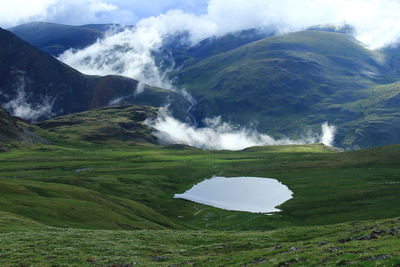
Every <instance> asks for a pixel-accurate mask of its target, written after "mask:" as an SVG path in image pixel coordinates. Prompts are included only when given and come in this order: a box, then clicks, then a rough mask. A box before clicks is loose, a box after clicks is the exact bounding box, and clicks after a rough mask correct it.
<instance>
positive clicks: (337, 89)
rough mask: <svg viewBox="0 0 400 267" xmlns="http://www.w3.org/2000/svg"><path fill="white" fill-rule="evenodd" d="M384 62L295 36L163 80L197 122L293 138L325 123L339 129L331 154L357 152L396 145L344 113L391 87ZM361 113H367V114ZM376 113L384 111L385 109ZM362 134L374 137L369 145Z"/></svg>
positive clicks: (354, 47)
mask: <svg viewBox="0 0 400 267" xmlns="http://www.w3.org/2000/svg"><path fill="white" fill-rule="evenodd" d="M384 58H385V55H384V54H383V52H379V51H371V50H368V49H366V48H365V47H364V46H362V45H361V44H360V43H358V42H356V41H355V40H354V39H352V38H351V37H349V36H348V35H345V34H341V33H334V32H325V31H303V32H296V33H290V34H285V35H281V36H273V37H269V38H265V39H262V40H259V41H256V42H252V43H250V44H247V45H243V46H241V47H239V48H236V49H234V50H231V51H228V52H224V53H219V54H217V55H214V56H210V57H208V58H205V59H203V60H200V61H198V62H195V63H194V64H190V63H189V64H186V65H184V66H183V67H182V68H181V69H179V70H178V71H176V72H175V73H172V74H171V76H172V77H174V78H175V80H176V83H177V85H179V86H181V87H185V88H187V89H188V90H189V91H190V92H191V93H192V94H193V95H194V96H195V98H196V99H197V102H198V103H197V106H196V110H195V112H196V115H197V117H199V118H205V117H212V116H218V115H222V116H223V118H224V119H225V120H231V121H233V122H236V123H240V124H242V125H245V124H248V123H252V122H255V123H257V126H258V128H259V129H260V130H261V131H265V132H267V133H269V134H272V135H275V136H282V135H289V136H293V137H294V136H298V135H299V134H301V133H303V134H304V133H305V132H307V131H308V130H309V129H313V130H315V131H317V130H318V129H319V126H320V124H321V123H322V122H324V121H329V122H330V123H332V124H334V125H336V126H337V127H338V129H339V131H338V132H339V134H338V136H337V139H336V145H337V146H341V147H344V148H357V147H368V146H373V145H376V144H391V143H398V142H400V139H399V138H398V137H397V136H398V135H397V136H391V135H390V133H389V132H390V131H397V130H398V129H396V128H395V127H394V126H392V127H389V129H386V130H385V134H386V135H384V136H381V132H380V128H379V127H376V126H373V127H369V128H368V132H364V131H362V130H360V129H361V128H363V129H364V130H365V127H364V126H363V125H361V123H362V120H363V114H361V113H360V112H357V111H354V110H349V109H347V108H346V107H347V105H351V104H350V103H353V102H356V101H359V100H363V99H364V100H365V99H372V96H371V94H370V93H369V92H368V91H366V90H365V89H367V88H369V87H374V86H376V85H382V84H389V83H391V82H394V81H396V80H398V79H399V77H398V74H397V70H396V69H395V68H393V66H391V65H390V64H389V63H388V62H387V61H385V60H384ZM389 86H390V85H389ZM364 108H365V111H367V112H370V113H372V112H374V109H373V107H372V106H365V107H364ZM380 108H383V109H384V108H386V103H382V106H380ZM374 115H375V116H378V117H379V118H380V119H381V121H383V123H386V124H388V125H390V124H391V125H394V124H395V121H393V120H391V119H390V118H388V117H385V116H381V115H380V114H376V113H374ZM370 126H371V125H370ZM354 132H357V133H358V132H362V135H361V136H358V135H356V134H354ZM397 133H398V131H397ZM364 134H365V135H375V136H381V137H380V138H375V140H373V141H372V140H370V138H369V137H367V136H364ZM388 137H389V138H388ZM350 140H351V141H350Z"/></svg>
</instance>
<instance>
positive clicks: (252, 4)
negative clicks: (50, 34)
mask: <svg viewBox="0 0 400 267" xmlns="http://www.w3.org/2000/svg"><path fill="white" fill-rule="evenodd" d="M169 10H181V11H180V12H177V11H174V12H168V11H169ZM160 14H161V15H160ZM151 16H154V17H152V18H148V19H144V21H142V22H140V24H141V25H142V26H145V25H147V26H148V25H149V23H153V24H154V26H155V27H158V29H160V30H162V29H161V28H164V30H168V31H170V32H173V31H176V30H179V29H181V30H185V29H188V28H189V30H190V31H191V33H192V34H193V35H194V37H193V39H194V40H198V39H199V38H204V37H207V36H210V35H220V34H224V33H227V32H230V31H237V30H242V29H247V28H252V27H260V26H273V27H276V28H277V29H278V30H280V31H282V32H287V31H294V30H299V29H303V28H305V27H308V26H312V25H315V24H326V23H349V24H351V25H353V26H354V27H355V29H356V36H357V38H358V39H359V40H360V41H361V42H363V43H365V44H367V45H369V46H370V47H371V48H377V47H381V46H384V45H387V44H390V43H393V42H396V41H398V40H399V36H400V25H399V23H398V21H399V19H400V1H398V0H319V1H315V0H279V1H275V0H231V1H226V0H209V1H208V2H207V1H206V0H200V1H194V0H190V1H184V0H164V1H162V0H151V1H141V0H132V1H123V0H15V1H7V0H0V25H1V26H2V27H8V26H13V25H15V24H18V23H22V22H27V21H32V20H46V21H53V22H59V23H66V24H74V25H77V24H86V23H121V24H135V23H136V22H137V21H138V19H140V18H143V17H151Z"/></svg>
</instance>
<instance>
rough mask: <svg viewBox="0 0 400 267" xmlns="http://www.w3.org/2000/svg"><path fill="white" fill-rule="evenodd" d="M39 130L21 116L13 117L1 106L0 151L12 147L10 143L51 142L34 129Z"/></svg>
mask: <svg viewBox="0 0 400 267" xmlns="http://www.w3.org/2000/svg"><path fill="white" fill-rule="evenodd" d="M31 130H32V131H34V130H37V128H36V127H35V126H33V125H30V124H28V123H26V122H24V121H22V120H21V119H19V118H16V117H12V116H11V115H10V114H9V113H8V112H7V111H6V110H5V109H4V108H3V107H1V106H0V152H3V151H5V150H8V149H10V148H11V147H12V145H11V146H10V144H13V145H15V144H17V143H19V144H48V143H49V142H48V141H47V140H45V139H43V138H41V137H40V136H38V135H36V134H34V133H33V132H32V131H31Z"/></svg>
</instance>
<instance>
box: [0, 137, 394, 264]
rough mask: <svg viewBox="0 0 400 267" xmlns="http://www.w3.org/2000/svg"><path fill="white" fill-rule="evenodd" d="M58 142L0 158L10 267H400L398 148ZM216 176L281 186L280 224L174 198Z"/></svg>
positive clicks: (2, 243)
mask: <svg viewBox="0 0 400 267" xmlns="http://www.w3.org/2000/svg"><path fill="white" fill-rule="evenodd" d="M52 141H53V144H52V145H38V146H25V147H18V146H17V147H16V148H14V149H12V150H10V151H8V152H3V153H0V266H14V265H20V264H24V265H25V266H27V265H33V266H43V265H44V266H50V265H52V266H63V265H64V266H67V265H68V266H70V265H76V266H82V265H94V266H111V265H113V264H116V265H117V266H118V265H121V266H130V265H127V264H131V265H134V264H136V265H140V266H181V265H186V264H187V265H196V266H242V265H252V264H261V265H266V266H288V265H293V266H296V265H298V266H304V265H306V266H309V265H314V266H318V265H330V266H332V265H347V264H350V265H354V266H360V265H365V266H375V265H384V266H396V265H399V264H400V221H399V219H398V217H399V215H400V206H399V205H398V203H400V202H399V201H400V194H399V192H400V164H399V163H400V149H399V146H398V145H396V146H388V147H378V148H371V149H366V150H360V151H353V152H337V151H335V150H333V149H331V148H327V147H325V146H323V145H306V146H281V147H254V148H249V149H246V150H243V151H237V152H231V151H202V150H197V149H194V148H190V147H184V146H171V147H160V146H154V145H147V146H130V145H126V144H90V143H83V142H77V143H74V142H70V141H65V140H63V139H61V138H59V139H53V140H52ZM213 175H221V176H226V177H235V176H255V177H271V178H277V179H278V180H279V181H281V182H282V183H284V184H285V185H287V186H288V187H289V188H290V189H291V190H292V191H293V192H294V197H293V198H292V199H291V200H289V201H287V202H286V203H284V204H283V205H281V206H279V209H281V210H282V211H281V212H279V213H275V214H273V215H271V216H266V215H265V214H262V213H247V212H233V211H226V210H221V209H217V208H213V207H209V206H204V205H201V204H196V203H193V202H189V201H185V200H182V199H174V198H173V195H174V194H176V193H182V192H184V191H186V190H187V189H189V188H190V187H191V186H192V185H193V184H196V183H198V182H199V181H202V180H203V179H204V178H209V177H212V176H213Z"/></svg>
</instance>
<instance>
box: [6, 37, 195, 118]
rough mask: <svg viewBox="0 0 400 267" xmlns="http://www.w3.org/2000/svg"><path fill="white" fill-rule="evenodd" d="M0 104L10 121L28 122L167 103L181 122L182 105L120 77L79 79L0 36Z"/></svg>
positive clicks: (53, 61) (34, 51) (15, 39)
mask: <svg viewBox="0 0 400 267" xmlns="http://www.w3.org/2000/svg"><path fill="white" fill-rule="evenodd" d="M0 62H1V63H2V64H1V65H0V104H2V105H3V106H4V107H5V108H6V109H7V110H9V111H10V112H11V113H12V114H13V115H16V116H19V117H23V118H25V119H29V120H31V121H38V120H43V119H47V118H51V117H55V116H58V115H64V114H70V113H75V112H80V111H85V110H88V109H91V108H97V107H103V106H108V105H110V104H112V102H115V100H116V99H118V100H119V101H117V102H119V103H129V104H142V105H151V106H157V107H159V106H163V105H166V104H167V103H168V101H171V102H173V103H174V104H173V105H172V106H173V109H174V113H175V114H177V115H179V116H180V117H181V118H182V117H184V116H186V115H185V114H186V109H187V106H188V105H189V104H188V102H187V101H186V100H185V99H184V97H183V96H181V95H180V94H178V93H176V92H173V91H168V90H163V89H160V88H154V87H149V86H145V90H144V92H143V93H141V94H139V95H136V94H135V91H136V88H137V86H138V81H136V80H133V79H130V78H126V77H121V76H115V75H110V76H105V77H101V76H91V75H84V74H82V73H80V72H78V71H76V70H75V69H73V68H71V67H69V66H67V65H65V64H64V63H62V62H60V61H58V60H57V59H55V58H54V57H52V56H50V55H47V54H46V53H44V52H42V51H40V50H39V49H37V48H35V47H33V46H31V45H30V44H28V43H26V42H25V41H23V40H21V39H20V38H18V37H17V36H15V35H13V34H12V33H11V32H9V31H6V30H3V29H2V30H0Z"/></svg>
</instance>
